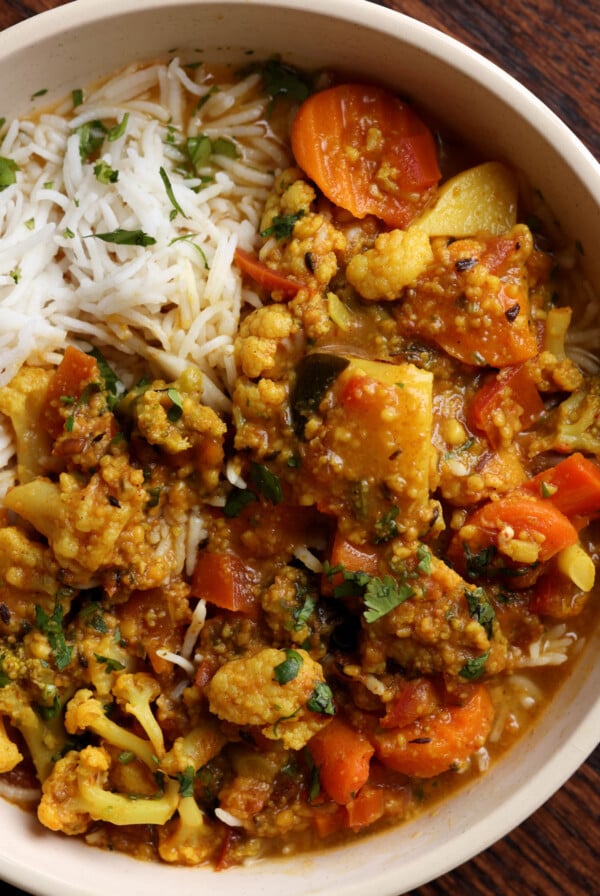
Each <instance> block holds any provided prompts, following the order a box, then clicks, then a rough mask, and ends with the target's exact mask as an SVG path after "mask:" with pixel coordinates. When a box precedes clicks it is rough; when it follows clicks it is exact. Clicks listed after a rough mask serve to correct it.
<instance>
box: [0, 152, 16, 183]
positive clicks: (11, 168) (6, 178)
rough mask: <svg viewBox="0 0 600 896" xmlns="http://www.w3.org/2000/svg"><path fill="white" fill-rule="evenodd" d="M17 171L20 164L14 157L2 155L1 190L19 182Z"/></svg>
mask: <svg viewBox="0 0 600 896" xmlns="http://www.w3.org/2000/svg"><path fill="white" fill-rule="evenodd" d="M17 171H19V166H18V165H17V163H16V162H15V161H14V160H13V159H7V158H6V157H5V156H0V192H1V191H2V190H6V188H7V187H10V185H11V184H14V183H16V182H17V175H16V172H17Z"/></svg>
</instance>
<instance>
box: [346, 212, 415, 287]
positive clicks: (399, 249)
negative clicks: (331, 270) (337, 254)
mask: <svg viewBox="0 0 600 896" xmlns="http://www.w3.org/2000/svg"><path fill="white" fill-rule="evenodd" d="M432 261H433V252H432V250H431V244H430V241H429V237H428V236H427V234H425V233H423V232H422V231H421V230H418V229H417V228H409V229H408V230H391V231H390V232H389V233H382V234H380V235H379V236H378V237H377V239H376V240H375V246H374V247H373V248H372V249H369V250H368V251H367V252H364V253H363V254H362V255H355V256H354V258H353V259H352V260H351V261H350V263H349V265H348V267H347V268H346V277H347V278H348V281H349V282H350V283H351V284H352V286H354V288H355V289H356V290H357V292H359V293H360V295H361V296H362V297H363V299H369V300H374V301H379V300H380V299H384V300H385V301H388V302H391V301H394V300H395V299H397V298H398V297H399V295H400V293H401V291H402V290H403V289H404V287H406V286H408V285H409V284H410V283H412V282H413V281H414V280H416V279H417V277H419V276H420V274H422V273H423V271H424V270H425V268H426V267H427V265H429V264H430V263H431V262H432Z"/></svg>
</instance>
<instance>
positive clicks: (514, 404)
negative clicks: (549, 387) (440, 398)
mask: <svg viewBox="0 0 600 896" xmlns="http://www.w3.org/2000/svg"><path fill="white" fill-rule="evenodd" d="M497 411H503V412H504V414H505V416H508V415H509V414H515V413H517V412H518V414H519V420H520V424H521V426H520V428H521V430H527V429H529V428H530V426H532V424H533V423H535V422H536V420H538V419H539V417H540V416H541V414H542V413H543V411H544V403H543V401H542V399H541V397H540V393H539V392H538V390H537V386H536V385H535V383H534V381H533V380H532V378H531V376H530V375H529V372H528V370H527V367H526V365H525V364H517V365H511V366H509V367H505V368H504V369H503V370H501V371H500V372H499V373H498V374H496V375H495V376H493V377H492V378H491V379H490V380H488V381H487V382H486V383H484V384H483V386H482V387H481V388H480V389H479V390H478V392H477V393H476V394H475V397H474V398H473V401H472V402H471V405H470V407H469V412H468V418H467V422H468V424H469V426H470V428H471V429H472V430H474V431H475V432H482V433H485V435H486V436H487V438H488V441H489V443H490V445H491V446H492V448H498V446H499V445H500V443H501V437H500V432H499V430H498V426H497V424H496V423H495V421H494V414H495V413H496V412H497Z"/></svg>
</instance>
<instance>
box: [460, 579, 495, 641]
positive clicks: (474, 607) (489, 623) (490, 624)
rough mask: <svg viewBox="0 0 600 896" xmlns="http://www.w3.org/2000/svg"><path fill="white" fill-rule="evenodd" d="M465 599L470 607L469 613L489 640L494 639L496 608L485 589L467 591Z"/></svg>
mask: <svg viewBox="0 0 600 896" xmlns="http://www.w3.org/2000/svg"><path fill="white" fill-rule="evenodd" d="M465 597H466V599H467V604H468V607H469V613H470V614H471V616H472V617H473V619H476V620H477V622H478V623H479V624H480V625H481V627H482V628H483V629H484V630H485V633H486V635H487V636H488V638H491V637H492V634H493V630H494V619H495V618H496V614H495V612H494V608H493V606H492V605H491V603H490V602H489V600H488V599H487V595H486V593H485V591H484V590H483V588H473V590H465Z"/></svg>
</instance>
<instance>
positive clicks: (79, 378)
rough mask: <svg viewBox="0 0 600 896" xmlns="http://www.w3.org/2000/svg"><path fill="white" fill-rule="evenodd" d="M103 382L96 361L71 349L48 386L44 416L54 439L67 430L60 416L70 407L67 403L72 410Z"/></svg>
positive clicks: (66, 350) (46, 426) (65, 354)
mask: <svg viewBox="0 0 600 896" xmlns="http://www.w3.org/2000/svg"><path fill="white" fill-rule="evenodd" d="M99 379H100V370H99V369H98V362H97V361H96V359H95V358H93V357H92V356H91V355H86V354H85V352H82V351H80V350H79V349H78V348H75V347H74V346H72V345H68V346H67V347H66V349H65V353H64V355H63V358H62V361H61V362H60V364H59V365H58V367H57V368H56V370H55V371H54V374H53V375H52V379H51V380H50V383H49V385H48V391H47V393H46V407H45V409H44V413H43V415H42V422H43V424H44V426H45V428H46V429H47V431H48V432H49V434H50V436H51V437H52V438H53V439H56V438H57V437H58V436H59V435H60V433H61V432H62V430H63V428H64V419H63V416H62V415H61V413H60V409H61V408H62V407H64V406H66V405H65V404H64V402H66V401H68V402H69V405H70V406H72V405H73V404H75V403H76V402H77V401H78V399H80V398H81V396H82V394H83V390H84V389H85V387H86V385H87V384H88V383H90V382H93V381H99Z"/></svg>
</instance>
